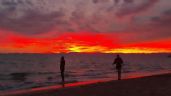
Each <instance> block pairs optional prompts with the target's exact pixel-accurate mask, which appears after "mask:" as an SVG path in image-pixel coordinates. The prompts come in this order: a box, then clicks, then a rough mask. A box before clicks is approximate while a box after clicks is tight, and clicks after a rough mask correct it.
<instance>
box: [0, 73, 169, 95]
mask: <svg viewBox="0 0 171 96" xmlns="http://www.w3.org/2000/svg"><path fill="white" fill-rule="evenodd" d="M0 96H171V74H163V75H155V76H146V77H142V78H134V79H125V80H120V81H117V80H115V81H105V82H101V81H91V82H82V83H75V84H68V85H66V87H65V88H62V87H61V86H51V87H45V88H35V89H30V90H23V91H17V92H12V93H5V94H1V95H0Z"/></svg>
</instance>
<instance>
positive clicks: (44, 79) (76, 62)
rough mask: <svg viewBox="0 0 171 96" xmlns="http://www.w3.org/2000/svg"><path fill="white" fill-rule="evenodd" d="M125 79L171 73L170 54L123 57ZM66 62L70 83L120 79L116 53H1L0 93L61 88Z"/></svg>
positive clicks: (66, 75) (67, 78) (125, 55)
mask: <svg viewBox="0 0 171 96" xmlns="http://www.w3.org/2000/svg"><path fill="white" fill-rule="evenodd" d="M120 55H121V57H122V58H123V60H124V65H123V70H122V78H124V79H127V78H135V77H141V76H148V75H154V74H163V73H170V72H171V58H170V57H168V56H169V54H120ZM61 56H65V60H66V72H65V79H66V83H73V82H81V81H89V80H116V79H117V72H116V69H115V66H113V65H112V63H113V60H114V58H115V56H116V54H102V53H94V54H85V53H84V54H83V53H82V54H81V53H68V54H0V92H4V91H11V90H20V89H29V88H36V87H43V86H50V85H60V84H61V77H60V70H59V64H60V57H61Z"/></svg>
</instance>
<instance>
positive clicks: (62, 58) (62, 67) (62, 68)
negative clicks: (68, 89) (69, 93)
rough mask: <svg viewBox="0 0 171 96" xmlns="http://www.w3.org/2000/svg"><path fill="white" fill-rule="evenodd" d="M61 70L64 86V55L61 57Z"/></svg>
mask: <svg viewBox="0 0 171 96" xmlns="http://www.w3.org/2000/svg"><path fill="white" fill-rule="evenodd" d="M60 70H61V77H62V84H63V86H64V83H65V77H64V72H65V59H64V56H62V57H61V60H60Z"/></svg>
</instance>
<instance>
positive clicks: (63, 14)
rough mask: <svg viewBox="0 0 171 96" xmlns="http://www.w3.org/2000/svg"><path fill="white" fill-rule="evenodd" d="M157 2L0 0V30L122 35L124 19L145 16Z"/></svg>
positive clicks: (138, 0) (126, 24) (124, 25)
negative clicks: (120, 33)
mask: <svg viewBox="0 0 171 96" xmlns="http://www.w3.org/2000/svg"><path fill="white" fill-rule="evenodd" d="M157 1H158V0H0V17H1V18H0V29H5V30H10V31H13V32H18V33H21V34H41V33H45V32H49V31H51V30H53V31H55V32H68V31H69V32H71V31H72V32H82V31H89V32H106V33H108V32H117V31H118V30H122V31H124V30H125V27H127V26H128V25H130V22H129V20H126V19H127V18H126V19H124V17H126V16H127V15H132V14H136V15H137V14H138V13H139V12H144V11H146V10H147V9H150V8H151V7H152V6H153V5H154V4H155V3H156V2H157ZM117 16H122V17H123V20H119V19H118V17H117ZM124 20H125V21H124ZM120 21H121V22H120ZM131 24H132V23H131Z"/></svg>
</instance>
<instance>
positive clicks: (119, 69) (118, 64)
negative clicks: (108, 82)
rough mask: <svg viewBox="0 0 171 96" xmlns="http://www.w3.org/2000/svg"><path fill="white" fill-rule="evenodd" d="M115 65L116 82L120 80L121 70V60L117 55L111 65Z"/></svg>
mask: <svg viewBox="0 0 171 96" xmlns="http://www.w3.org/2000/svg"><path fill="white" fill-rule="evenodd" d="M115 64H116V70H117V72H118V80H121V69H122V64H123V60H122V58H121V57H120V56H119V55H117V56H116V58H115V60H114V62H113V65H115Z"/></svg>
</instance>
